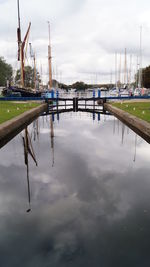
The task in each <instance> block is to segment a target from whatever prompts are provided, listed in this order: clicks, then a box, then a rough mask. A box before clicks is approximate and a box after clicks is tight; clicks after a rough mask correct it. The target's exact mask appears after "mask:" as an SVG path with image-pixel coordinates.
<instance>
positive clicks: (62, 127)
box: [0, 113, 150, 267]
mask: <svg viewBox="0 0 150 267" xmlns="http://www.w3.org/2000/svg"><path fill="white" fill-rule="evenodd" d="M55 119H56V117H55ZM53 127H54V138H52V140H51V131H50V117H49V116H48V117H44V118H40V119H39V122H38V123H37V122H35V123H34V124H32V125H30V127H29V129H28V130H29V133H30V136H31V138H32V145H33V148H34V152H35V156H36V160H37V162H38V166H36V164H35V162H34V161H33V159H32V158H31V157H30V156H29V170H28V171H29V182H30V187H29V191H28V190H27V189H28V183H27V166H26V165H25V164H24V148H23V142H22V136H24V132H22V133H21V134H19V135H18V136H17V137H16V138H14V139H13V140H12V141H11V142H9V143H8V144H7V145H6V146H5V147H3V148H2V149H1V150H0V233H1V234H0V266H1V267H5V266H7V267H10V266H11V267H12V266H15V267H20V266H22V267H31V266H32V267H33V266H36V267H48V266H52V267H60V266H61V267H67V266H72V267H77V266H78V267H87V266H90V267H91V266H94V267H100V266H103V267H110V266H112V267H114V266H117V267H127V266H128V267H130V266H131V267H137V266H140V267H141V266H142V267H147V266H149V263H150V255H149V247H150V227H149V226H150V147H149V145H148V144H147V143H146V142H145V141H144V140H142V139H141V138H140V137H138V136H136V135H135V133H133V132H132V131H131V130H129V129H128V128H127V127H125V126H124V125H123V124H122V123H121V122H119V121H118V120H116V119H114V117H112V116H111V117H108V116H101V121H100V122H98V121H97V116H96V118H95V121H93V116H92V114H91V115H88V114H86V113H82V114H81V113H68V114H61V115H60V121H59V122H58V121H56V120H55V122H54V125H53ZM30 191H31V192H30ZM28 193H29V195H28ZM30 193H31V195H30ZM30 197H31V199H30ZM29 201H30V202H31V203H29ZM29 208H31V211H30V210H29ZM27 210H28V211H30V212H26V211H27Z"/></svg>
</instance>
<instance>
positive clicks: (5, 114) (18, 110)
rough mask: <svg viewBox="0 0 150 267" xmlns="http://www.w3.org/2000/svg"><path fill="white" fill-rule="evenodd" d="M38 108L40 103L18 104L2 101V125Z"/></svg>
mask: <svg viewBox="0 0 150 267" xmlns="http://www.w3.org/2000/svg"><path fill="white" fill-rule="evenodd" d="M37 106H39V104H38V103H29V102H26V103H16V102H11V101H0V124H1V123H3V122H5V121H8V120H10V119H12V118H14V117H16V116H18V115H20V114H22V113H24V112H25V111H27V110H29V109H32V108H35V107H37Z"/></svg>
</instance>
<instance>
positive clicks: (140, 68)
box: [138, 26, 142, 88]
mask: <svg viewBox="0 0 150 267" xmlns="http://www.w3.org/2000/svg"><path fill="white" fill-rule="evenodd" d="M139 56H140V59H139V84H138V87H139V88H141V86H142V26H140V53H139Z"/></svg>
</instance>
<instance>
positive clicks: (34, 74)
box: [33, 53, 36, 91]
mask: <svg viewBox="0 0 150 267" xmlns="http://www.w3.org/2000/svg"><path fill="white" fill-rule="evenodd" d="M33 60H34V90H35V91H36V58H35V53H34V57H33Z"/></svg>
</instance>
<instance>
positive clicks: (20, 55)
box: [17, 0, 31, 87]
mask: <svg viewBox="0 0 150 267" xmlns="http://www.w3.org/2000/svg"><path fill="white" fill-rule="evenodd" d="M17 7H18V28H17V38H18V61H21V85H22V87H24V76H25V75H24V47H25V44H26V41H27V39H28V35H29V31H30V27H31V22H30V23H29V27H28V30H27V32H26V35H25V37H24V40H23V42H22V41H21V26H20V5H19V0H17Z"/></svg>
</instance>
